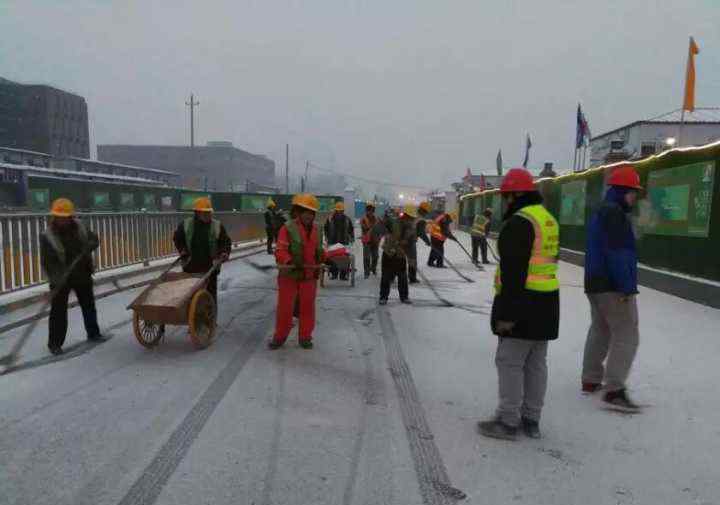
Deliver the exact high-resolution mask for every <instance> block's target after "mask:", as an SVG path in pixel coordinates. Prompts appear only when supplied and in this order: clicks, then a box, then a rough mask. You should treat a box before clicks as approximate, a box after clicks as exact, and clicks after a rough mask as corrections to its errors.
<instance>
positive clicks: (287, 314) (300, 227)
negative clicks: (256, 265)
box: [268, 193, 325, 350]
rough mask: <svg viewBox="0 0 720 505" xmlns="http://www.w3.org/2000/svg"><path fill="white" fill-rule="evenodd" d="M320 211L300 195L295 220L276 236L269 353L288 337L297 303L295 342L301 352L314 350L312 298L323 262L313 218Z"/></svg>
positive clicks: (313, 201) (311, 200) (294, 207)
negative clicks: (273, 313) (275, 293)
mask: <svg viewBox="0 0 720 505" xmlns="http://www.w3.org/2000/svg"><path fill="white" fill-rule="evenodd" d="M319 209H320V203H319V202H318V199H317V198H316V197H315V196H314V195H311V194H309V193H300V194H297V195H295V196H294V197H293V199H292V215H293V216H295V217H294V218H292V219H290V220H289V221H288V222H286V223H285V224H284V225H283V226H282V227H281V228H280V232H279V233H278V239H277V249H276V251H275V259H276V261H277V263H278V266H279V270H278V298H277V313H276V319H275V335H274V336H273V338H272V340H271V341H270V342H269V344H268V346H269V347H270V349H273V350H274V349H279V348H280V347H281V346H282V345H283V344H284V343H285V341H286V340H287V338H288V336H289V335H290V330H291V329H292V326H293V323H292V319H293V310H294V307H295V301H296V300H298V302H299V303H298V305H299V307H298V308H299V310H298V316H299V317H298V319H299V324H298V341H299V343H300V346H301V347H302V348H304V349H312V347H313V340H312V338H313V331H314V330H315V298H316V296H317V280H318V278H319V277H320V269H319V267H320V265H322V263H323V261H324V260H325V252H324V251H323V247H322V239H321V238H320V232H319V230H318V227H317V225H315V216H316V214H317V212H318V210H319Z"/></svg>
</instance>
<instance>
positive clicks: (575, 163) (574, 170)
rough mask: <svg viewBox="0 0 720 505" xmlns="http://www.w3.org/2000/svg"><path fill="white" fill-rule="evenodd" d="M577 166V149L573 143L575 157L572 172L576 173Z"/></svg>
mask: <svg viewBox="0 0 720 505" xmlns="http://www.w3.org/2000/svg"><path fill="white" fill-rule="evenodd" d="M577 164H578V148H577V142H576V143H575V156H574V157H573V172H577Z"/></svg>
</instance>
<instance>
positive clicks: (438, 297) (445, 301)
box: [399, 248, 454, 307]
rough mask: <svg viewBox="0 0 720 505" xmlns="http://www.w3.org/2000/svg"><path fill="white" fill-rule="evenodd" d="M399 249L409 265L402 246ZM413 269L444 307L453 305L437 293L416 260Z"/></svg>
mask: <svg viewBox="0 0 720 505" xmlns="http://www.w3.org/2000/svg"><path fill="white" fill-rule="evenodd" d="M399 251H400V252H401V253H402V255H403V256H404V257H405V261H406V262H407V264H408V265H410V258H408V256H407V254H406V253H405V251H403V249H402V248H400V249H399ZM415 271H416V272H417V274H418V275H419V276H420V278H421V279H422V280H423V282H424V283H425V284H427V286H428V287H429V288H430V291H432V294H433V295H435V298H437V299H438V300H439V301H440V302H441V303H442V304H443V305H445V306H446V307H454V305H453V304H452V303H451V302H449V301H448V300H447V299H445V298H443V297H442V296H440V293H438V291H437V289H435V286H433V284H432V282H430V280H429V279H428V278H427V277H425V274H424V273H422V270H420V269H419V268H418V267H417V261H416V264H415Z"/></svg>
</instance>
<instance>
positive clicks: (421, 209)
mask: <svg viewBox="0 0 720 505" xmlns="http://www.w3.org/2000/svg"><path fill="white" fill-rule="evenodd" d="M429 213H430V204H429V203H428V202H421V203H420V205H419V206H418V208H417V214H418V215H417V219H416V220H415V241H414V243H413V247H414V250H415V254H414V259H415V261H414V262H413V263H412V264H410V262H408V282H409V283H410V284H417V283H418V282H419V281H418V279H417V239H420V240H422V241H423V242H424V243H425V245H426V246H428V247H431V245H432V244H431V243H430V237H428V235H427V216H428V214H429Z"/></svg>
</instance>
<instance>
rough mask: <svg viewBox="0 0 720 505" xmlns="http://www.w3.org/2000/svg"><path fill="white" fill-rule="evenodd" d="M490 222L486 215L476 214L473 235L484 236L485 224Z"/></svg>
mask: <svg viewBox="0 0 720 505" xmlns="http://www.w3.org/2000/svg"><path fill="white" fill-rule="evenodd" d="M487 222H488V218H486V217H485V216H484V215H482V214H479V215H477V216H475V219H474V220H473V225H472V228H471V229H470V235H473V236H475V237H484V236H485V225H486V224H487Z"/></svg>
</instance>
